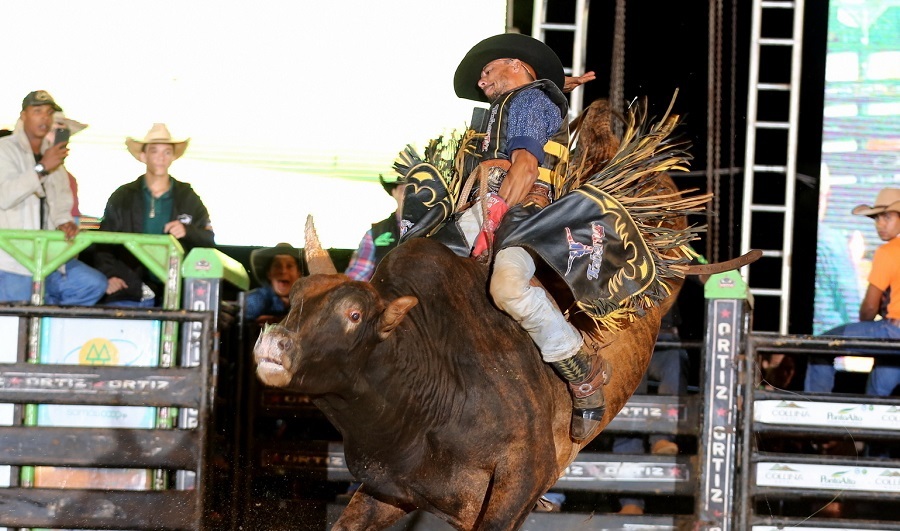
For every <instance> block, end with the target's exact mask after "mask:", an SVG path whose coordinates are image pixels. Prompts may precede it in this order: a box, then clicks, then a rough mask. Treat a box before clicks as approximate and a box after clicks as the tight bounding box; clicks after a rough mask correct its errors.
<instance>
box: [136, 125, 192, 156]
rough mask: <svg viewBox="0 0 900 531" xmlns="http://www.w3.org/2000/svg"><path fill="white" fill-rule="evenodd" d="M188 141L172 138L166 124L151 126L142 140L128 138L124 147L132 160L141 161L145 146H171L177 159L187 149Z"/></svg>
mask: <svg viewBox="0 0 900 531" xmlns="http://www.w3.org/2000/svg"><path fill="white" fill-rule="evenodd" d="M190 141H191V139H190V138H185V139H184V140H176V139H174V138H172V134H171V133H169V129H168V128H167V127H166V124H153V127H151V128H150V130H149V131H147V136H145V137H144V139H143V140H137V139H136V138H131V137H128V138H126V139H125V145H126V146H128V152H129V153H131V155H132V156H134V158H136V159H138V160H141V152H142V151H143V150H144V146H145V145H147V144H172V148H173V149H174V150H175V158H176V159H177V158H179V157H180V156H182V155H184V151H185V150H186V149H187V146H188V142H190Z"/></svg>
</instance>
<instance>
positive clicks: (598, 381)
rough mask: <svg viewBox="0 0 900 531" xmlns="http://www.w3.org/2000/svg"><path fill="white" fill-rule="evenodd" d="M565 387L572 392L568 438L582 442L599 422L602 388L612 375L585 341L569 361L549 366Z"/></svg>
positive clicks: (602, 408)
mask: <svg viewBox="0 0 900 531" xmlns="http://www.w3.org/2000/svg"><path fill="white" fill-rule="evenodd" d="M550 364H551V365H552V366H553V367H554V368H555V369H556V370H557V371H558V372H559V374H560V375H562V377H563V378H565V379H566V381H567V382H568V383H569V390H570V391H571V392H572V397H573V400H572V402H573V409H572V426H571V435H572V439H573V440H574V441H575V442H581V441H583V440H585V439H586V438H587V437H588V436H589V435H590V434H591V432H592V431H594V429H595V428H596V427H597V426H598V425H599V424H600V421H601V420H603V414H604V413H606V397H605V396H604V395H603V386H604V385H607V384H608V383H609V380H610V376H611V374H612V367H611V366H610V364H609V362H608V361H606V360H605V359H603V358H602V357H601V356H600V353H599V351H596V350H594V349H592V348H591V347H590V346H589V345H588V342H587V340H585V343H584V344H583V345H582V346H581V348H580V349H579V350H578V353H577V354H575V355H574V356H572V357H570V358H566V359H564V360H561V361H554V362H551V363H550Z"/></svg>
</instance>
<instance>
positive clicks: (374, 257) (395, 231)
mask: <svg viewBox="0 0 900 531" xmlns="http://www.w3.org/2000/svg"><path fill="white" fill-rule="evenodd" d="M378 180H379V181H380V182H381V187H382V188H384V191H385V192H387V193H388V195H390V196H391V197H393V198H394V200H395V201H396V202H397V210H395V211H394V212H393V213H392V214H391V215H389V216H388V217H386V218H384V219H383V220H381V221H379V222H378V223H373V224H372V228H370V229H369V230H367V231H366V233H365V235H363V237H362V240H360V242H359V247H357V248H356V251H354V252H353V256H351V257H350V264H349V265H348V266H347V269H346V271H344V274H345V275H347V276H348V277H350V278H351V279H353V280H369V279H370V278H372V274H374V273H375V266H377V265H378V262H380V261H381V259H382V258H384V257H385V255H387V254H388V252H390V250H391V249H393V248H394V247H396V246H397V241H398V240H399V239H400V222H401V221H402V219H403V197H404V194H405V191H406V184H407V182H406V177H403V176H401V177H398V178H397V179H396V180H394V181H385V180H384V177H383V176H382V175H379V176H378Z"/></svg>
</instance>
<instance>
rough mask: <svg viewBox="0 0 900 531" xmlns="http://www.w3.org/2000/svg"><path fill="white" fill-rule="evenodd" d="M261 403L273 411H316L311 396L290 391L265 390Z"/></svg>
mask: <svg viewBox="0 0 900 531" xmlns="http://www.w3.org/2000/svg"><path fill="white" fill-rule="evenodd" d="M261 402H262V405H263V407H266V408H272V409H297V408H302V409H316V406H315V404H313V403H312V399H311V398H310V397H309V395H307V394H301V393H292V392H290V391H272V390H268V389H266V390H263V392H262V397H261Z"/></svg>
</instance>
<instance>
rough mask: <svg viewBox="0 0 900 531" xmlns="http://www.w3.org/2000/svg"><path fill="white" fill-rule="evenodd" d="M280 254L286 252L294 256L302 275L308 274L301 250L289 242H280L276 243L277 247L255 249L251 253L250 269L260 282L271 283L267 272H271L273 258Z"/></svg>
mask: <svg viewBox="0 0 900 531" xmlns="http://www.w3.org/2000/svg"><path fill="white" fill-rule="evenodd" d="M279 254H286V255H288V256H291V257H293V258H294V259H295V260H297V268H298V269H300V276H303V275H304V274H306V272H305V271H304V269H305V268H304V267H303V258H302V256H301V253H300V250H299V249H297V248H296V247H294V246H293V245H291V244H289V243H279V244H277V245H275V247H263V248H260V249H254V250H253V251H252V252H251V253H250V270H251V271H252V272H253V276H254V277H255V278H256V281H257V282H259V283H260V284H268V283H269V279H268V278H267V277H266V273H268V272H269V265H271V264H272V259H273V258H275V257H276V256H278V255H279Z"/></svg>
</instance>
